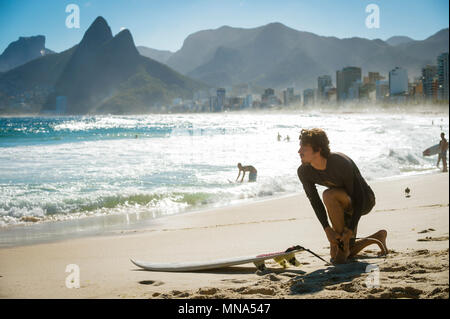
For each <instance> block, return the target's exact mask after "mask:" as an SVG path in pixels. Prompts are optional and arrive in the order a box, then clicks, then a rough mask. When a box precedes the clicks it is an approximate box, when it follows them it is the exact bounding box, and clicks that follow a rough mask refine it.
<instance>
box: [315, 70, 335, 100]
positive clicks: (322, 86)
mask: <svg viewBox="0 0 450 319" xmlns="http://www.w3.org/2000/svg"><path fill="white" fill-rule="evenodd" d="M331 87H333V84H332V82H331V76H329V75H322V76H319V77H318V78H317V89H318V96H317V97H318V99H319V100H328V98H327V96H326V94H325V91H326V89H327V88H328V89H329V88H331Z"/></svg>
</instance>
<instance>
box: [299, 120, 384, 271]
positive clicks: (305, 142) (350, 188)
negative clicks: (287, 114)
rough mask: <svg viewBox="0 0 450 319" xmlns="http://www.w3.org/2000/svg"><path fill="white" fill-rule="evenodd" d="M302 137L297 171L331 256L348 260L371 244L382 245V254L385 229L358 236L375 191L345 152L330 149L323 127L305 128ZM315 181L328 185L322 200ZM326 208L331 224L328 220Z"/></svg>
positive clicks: (371, 204) (371, 205)
mask: <svg viewBox="0 0 450 319" xmlns="http://www.w3.org/2000/svg"><path fill="white" fill-rule="evenodd" d="M299 139H300V149H299V151H298V153H299V155H300V158H301V161H302V164H301V165H300V167H299V168H298V170H297V174H298V177H299V179H300V181H301V182H302V184H303V188H304V190H305V193H306V196H307V197H308V199H309V201H310V202H311V206H312V207H313V209H314V212H315V213H316V216H317V218H318V219H319V221H320V223H321V224H322V227H323V229H324V231H325V234H326V236H327V239H328V241H329V242H330V255H331V260H332V261H333V262H335V263H345V262H346V261H347V259H348V258H351V257H354V256H356V255H357V254H358V253H359V252H360V251H361V250H362V249H364V248H365V247H367V246H369V245H371V244H377V245H378V246H379V247H380V249H381V253H380V254H387V248H386V236H387V232H386V231H385V230H380V231H378V232H376V233H375V234H373V235H371V236H369V237H367V238H363V239H360V240H356V232H357V226H358V222H359V219H360V218H361V216H362V215H366V214H368V213H369V212H370V211H371V210H372V208H373V207H374V206H375V194H374V192H373V191H372V189H371V188H370V186H369V185H368V184H367V183H366V181H365V180H364V178H363V177H362V176H361V173H360V172H359V169H358V167H357V166H356V164H355V163H354V162H353V161H352V159H351V158H349V157H348V156H346V155H344V154H342V153H331V152H330V148H329V141H328V137H327V135H326V133H325V132H324V131H323V130H322V129H318V128H314V129H311V130H305V129H304V130H302V131H301V134H300V138H299ZM316 184H319V185H322V186H325V187H327V188H328V189H326V190H325V191H324V192H323V195H322V197H323V202H322V200H321V199H320V196H319V194H318V192H317V189H316ZM324 204H325V206H324ZM325 207H326V210H325ZM327 212H328V216H329V217H330V221H331V224H332V226H330V225H329V224H328V218H327Z"/></svg>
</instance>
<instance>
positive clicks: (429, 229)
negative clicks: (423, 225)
mask: <svg viewBox="0 0 450 319" xmlns="http://www.w3.org/2000/svg"><path fill="white" fill-rule="evenodd" d="M432 231H436V229H434V228H428V229H424V230H422V231H420V232H418V234H425V233H429V232H432Z"/></svg>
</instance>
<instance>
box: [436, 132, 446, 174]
mask: <svg viewBox="0 0 450 319" xmlns="http://www.w3.org/2000/svg"><path fill="white" fill-rule="evenodd" d="M439 149H440V152H439V154H438V162H437V167H439V161H440V160H442V165H443V166H444V167H443V169H442V171H443V172H447V150H448V141H447V139H446V138H445V133H441V140H440V141H439Z"/></svg>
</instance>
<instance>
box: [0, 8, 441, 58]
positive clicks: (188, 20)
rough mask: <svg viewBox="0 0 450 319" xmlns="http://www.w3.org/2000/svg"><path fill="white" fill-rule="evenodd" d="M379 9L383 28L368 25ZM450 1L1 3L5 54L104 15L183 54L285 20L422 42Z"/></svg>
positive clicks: (65, 44)
mask: <svg viewBox="0 0 450 319" xmlns="http://www.w3.org/2000/svg"><path fill="white" fill-rule="evenodd" d="M68 4H77V5H78V6H79V8H80V28H79V29H75V28H73V29H69V28H67V27H66V24H65V21H66V18H67V16H68V15H69V13H66V12H65V9H66V6H67V5H68ZM369 4H377V5H378V7H379V9H380V28H378V29H369V28H367V27H366V25H365V20H366V17H367V16H368V15H369V13H366V7H367V5H369ZM448 10H449V4H448V1H447V0H277V1H275V0H82V1H74V0H73V1H66V0H39V1H37V0H0V53H1V52H3V50H4V49H5V48H6V47H7V45H8V44H9V43H10V42H12V41H15V40H17V39H18V38H19V36H31V35H38V34H42V35H45V36H46V47H47V48H49V49H51V50H54V51H57V52H60V51H62V50H65V49H68V48H69V47H71V46H73V45H75V44H76V43H78V42H79V41H80V40H81V38H82V36H83V33H84V32H85V31H86V30H87V28H88V27H89V25H90V24H91V23H92V22H93V21H94V19H95V18H96V17H97V16H99V15H101V16H103V17H104V18H105V19H106V21H107V22H108V24H109V25H110V27H111V29H112V32H113V34H116V33H118V32H119V31H120V29H121V28H122V27H125V28H128V29H129V30H130V31H131V33H132V35H133V38H134V42H135V44H136V45H145V46H148V47H151V48H155V49H160V50H171V51H177V50H178V49H180V48H181V46H182V45H183V41H184V39H185V38H186V37H187V36H188V35H189V34H191V33H194V32H196V31H200V30H205V29H216V28H219V27H221V26H223V25H229V26H232V27H242V28H253V27H257V26H261V25H265V24H268V23H270V22H281V23H283V24H285V25H287V26H288V27H291V28H294V29H296V30H300V31H309V32H313V33H316V34H318V35H324V36H336V37H338V38H348V37H355V36H357V37H364V38H368V39H376V38H380V39H383V40H386V39H387V38H389V37H391V36H394V35H406V36H409V37H411V38H413V39H416V40H423V39H425V38H427V37H429V36H430V35H432V34H434V33H436V32H437V31H439V30H441V29H443V28H448V26H449V14H448Z"/></svg>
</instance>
